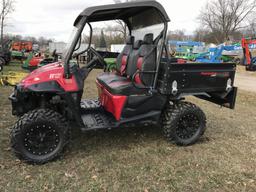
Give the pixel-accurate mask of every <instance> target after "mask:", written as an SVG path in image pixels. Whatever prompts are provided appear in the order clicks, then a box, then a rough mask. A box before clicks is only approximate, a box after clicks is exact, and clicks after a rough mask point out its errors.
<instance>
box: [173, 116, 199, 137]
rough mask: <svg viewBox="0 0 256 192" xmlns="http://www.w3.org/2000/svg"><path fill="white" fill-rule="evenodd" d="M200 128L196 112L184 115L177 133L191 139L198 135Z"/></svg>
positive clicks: (178, 125)
mask: <svg viewBox="0 0 256 192" xmlns="http://www.w3.org/2000/svg"><path fill="white" fill-rule="evenodd" d="M199 128H200V121H199V118H198V117H197V116H196V115H194V114H186V115H184V116H182V117H181V118H180V119H179V121H178V123H177V127H176V135H177V136H178V137H179V138H181V139H184V140H185V139H190V138H192V137H193V136H195V135H196V133H197V132H198V130H199Z"/></svg>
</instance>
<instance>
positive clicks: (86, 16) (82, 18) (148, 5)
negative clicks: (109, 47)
mask: <svg viewBox="0 0 256 192" xmlns="http://www.w3.org/2000/svg"><path fill="white" fill-rule="evenodd" d="M137 7H139V8H140V9H143V10H147V9H155V10H156V11H157V13H158V14H159V16H160V18H161V22H162V23H163V24H164V29H163V32H162V33H163V35H162V38H161V39H162V42H161V44H160V46H159V54H157V55H158V58H157V65H156V71H154V73H155V78H154V82H153V87H151V89H156V86H157V79H158V73H159V68H160V64H161V58H162V54H163V52H164V49H166V36H167V29H168V22H169V21H170V19H169V17H168V15H167V13H166V12H165V10H164V8H163V7H162V5H161V4H159V3H157V2H156V1H152V0H151V1H138V2H129V3H120V4H114V5H104V6H96V7H89V8H87V9H85V10H84V11H83V12H82V13H81V14H80V15H79V16H78V17H77V19H76V20H75V23H74V25H75V26H76V25H77V24H78V23H79V22H80V23H79V25H80V26H79V28H78V31H77V33H76V35H75V37H74V40H73V42H72V44H71V46H70V48H69V50H68V53H67V55H66V58H64V73H65V74H64V76H65V78H66V79H69V78H71V73H70V66H69V61H70V59H71V58H72V55H73V52H74V50H75V48H76V45H77V43H78V41H79V39H80V38H81V33H82V31H83V29H84V27H85V25H86V24H88V25H89V27H90V40H89V46H88V48H87V49H86V50H84V51H82V52H80V53H79V54H82V53H85V52H86V51H88V49H89V48H90V46H91V40H92V31H93V30H92V26H91V24H90V22H97V21H107V20H117V19H119V20H122V21H123V22H124V23H126V24H127V26H128V29H129V34H130V35H131V31H132V28H133V27H132V25H131V22H130V21H129V19H128V18H127V16H124V15H125V13H122V14H121V13H120V14H118V15H111V14H110V13H111V11H114V10H119V9H120V10H122V9H126V10H127V13H128V11H129V9H135V8H137ZM100 11H103V12H104V11H105V12H106V11H109V12H106V13H105V14H106V15H104V14H102V15H100V14H99V13H100ZM94 14H95V15H96V16H94ZM97 14H98V15H97ZM130 14H133V12H131V13H130ZM135 14H138V13H135ZM108 15H110V16H108ZM103 16H107V17H106V18H105V19H103V18H102V17H103ZM130 16H135V15H130ZM159 24H160V23H159ZM166 54H167V55H168V54H169V53H166ZM167 57H168V58H169V55H168V56H167ZM142 73H143V72H142ZM145 73H147V72H146V71H145Z"/></svg>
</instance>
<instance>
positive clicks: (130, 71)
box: [126, 40, 142, 78]
mask: <svg viewBox="0 0 256 192" xmlns="http://www.w3.org/2000/svg"><path fill="white" fill-rule="evenodd" d="M141 45H142V40H137V41H136V42H135V43H134V46H133V50H132V52H131V54H130V57H129V60H128V65H127V69H126V75H127V77H129V78H132V77H133V75H134V73H135V72H136V69H137V68H136V62H137V60H138V58H139V49H140V47H141Z"/></svg>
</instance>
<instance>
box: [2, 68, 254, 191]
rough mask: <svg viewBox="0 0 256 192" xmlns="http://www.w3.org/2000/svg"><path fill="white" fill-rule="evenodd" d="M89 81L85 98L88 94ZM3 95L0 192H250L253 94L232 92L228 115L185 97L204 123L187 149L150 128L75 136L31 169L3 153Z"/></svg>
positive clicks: (6, 127) (9, 121)
mask: <svg viewBox="0 0 256 192" xmlns="http://www.w3.org/2000/svg"><path fill="white" fill-rule="evenodd" d="M95 75H96V73H93V74H92V76H91V77H90V78H89V79H88V81H87V87H86V89H85V92H86V96H88V97H95V96H96V89H95V86H94V77H95ZM11 91H12V88H10V87H0V106H1V113H0V191H142V192H143V191H144V192H147V191H149V192H150V191H182V192H185V191H189V192H191V191H192V192H193V191H195V192H197V191H239V192H240V191H252V192H253V191H256V158H255V157H256V123H255V122H256V113H255V111H256V96H255V94H252V93H248V92H239V95H238V101H237V107H236V110H234V111H232V110H228V109H224V108H219V107H218V106H216V105H213V104H210V103H208V102H204V101H200V100H197V99H194V98H189V100H190V101H192V102H194V103H196V104H197V105H199V106H200V107H201V108H202V109H203V110H204V111H205V113H206V115H207V118H208V125H207V131H206V133H205V135H204V136H203V138H202V139H201V140H200V142H198V143H197V144H196V145H193V146H190V147H177V146H176V145H173V144H170V143H168V142H166V141H165V139H164V138H163V136H162V134H161V130H159V129H157V128H155V127H151V128H139V127H138V128H133V129H119V130H111V131H97V132H90V133H86V134H80V133H79V131H75V132H74V133H73V139H72V142H71V144H70V146H69V148H68V149H67V151H66V152H65V153H64V156H63V158H62V159H60V160H57V161H55V162H52V163H48V164H46V165H42V166H32V165H27V164H25V163H23V162H20V161H19V160H17V159H16V158H15V156H13V154H12V153H11V151H10V148H9V132H10V128H11V126H12V125H13V124H14V122H15V121H16V119H15V118H14V117H12V116H11V111H10V110H11V106H10V102H9V101H8V99H7V97H8V95H9V94H10V93H11Z"/></svg>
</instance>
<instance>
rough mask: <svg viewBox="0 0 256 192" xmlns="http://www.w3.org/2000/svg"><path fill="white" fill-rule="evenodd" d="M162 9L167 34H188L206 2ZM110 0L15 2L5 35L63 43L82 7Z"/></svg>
mask: <svg viewBox="0 0 256 192" xmlns="http://www.w3.org/2000/svg"><path fill="white" fill-rule="evenodd" d="M158 1H159V2H160V3H161V4H162V5H163V6H164V8H165V9H166V11H167V13H168V15H169V17H170V19H171V23H170V26H169V29H170V30H176V29H182V30H184V31H185V32H186V33H188V34H190V33H192V32H193V31H194V30H195V29H196V28H197V27H198V21H197V19H196V18H197V16H198V14H199V12H200V9H201V7H202V6H204V4H205V3H206V2H207V0H158ZM113 2H114V1H113V0H43V1H42V0H40V1H39V0H16V4H15V12H14V13H12V15H11V16H10V19H9V21H8V23H9V27H8V28H7V29H6V32H7V33H12V34H19V35H23V36H35V37H40V36H45V37H48V38H53V39H55V40H56V41H66V40H67V38H68V37H69V34H70V33H71V31H72V27H73V22H74V20H75V18H76V17H77V15H78V14H79V13H80V12H81V11H82V10H83V9H85V8H86V7H89V6H93V5H102V4H109V3H113Z"/></svg>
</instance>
